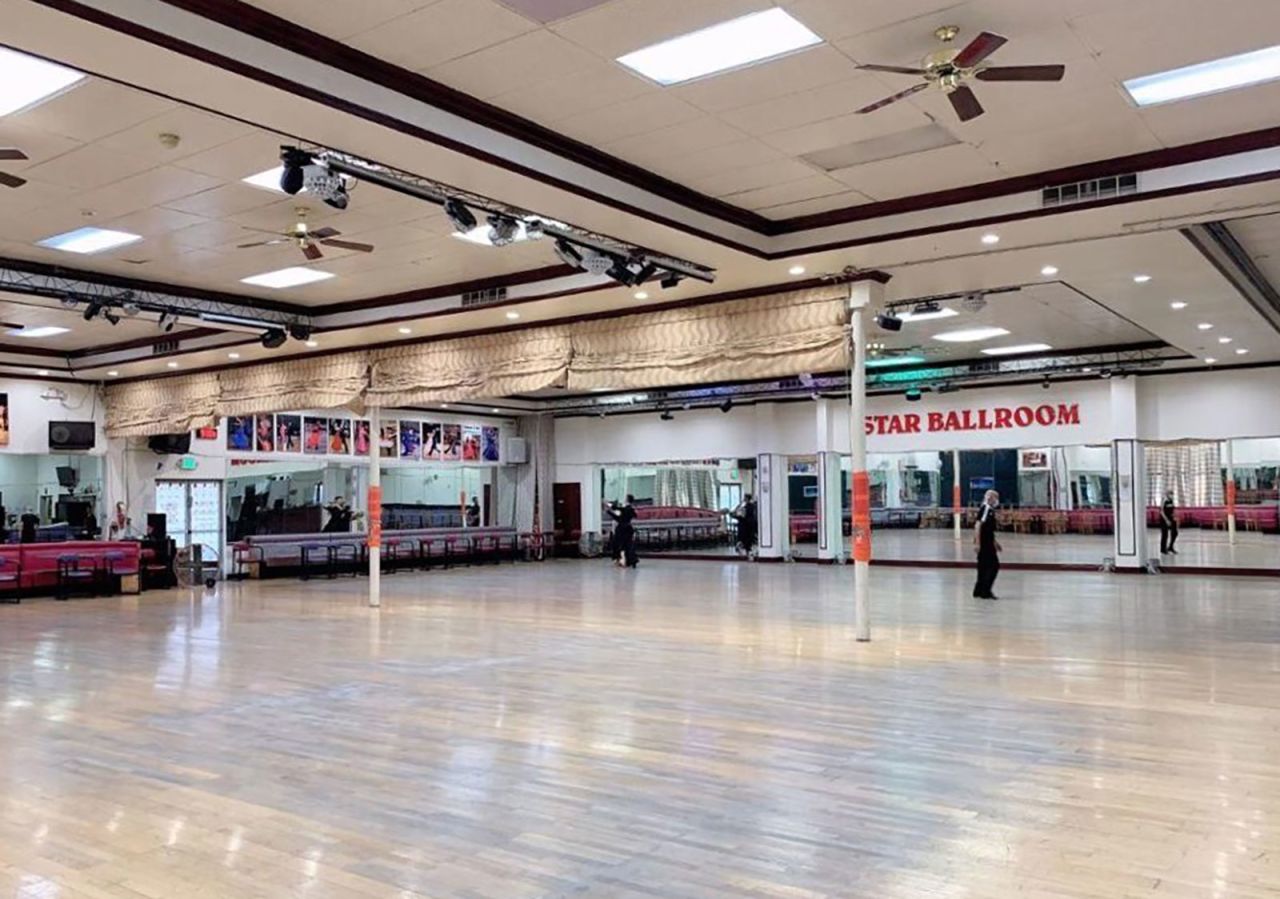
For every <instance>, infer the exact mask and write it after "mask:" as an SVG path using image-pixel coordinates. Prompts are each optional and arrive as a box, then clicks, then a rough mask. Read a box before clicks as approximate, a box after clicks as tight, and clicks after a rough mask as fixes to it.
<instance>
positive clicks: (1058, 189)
mask: <svg viewBox="0 0 1280 899" xmlns="http://www.w3.org/2000/svg"><path fill="white" fill-rule="evenodd" d="M1137 192H1138V176H1137V175H1109V176H1108V177H1106V178H1094V179H1092V180H1091V181H1076V182H1075V183H1073V184H1059V185H1055V186H1054V187H1046V188H1044V190H1043V191H1042V192H1041V205H1042V206H1066V205H1069V204H1071V203H1089V202H1092V201H1093V200H1105V199H1107V198H1109V197H1123V196H1124V195H1126V194H1136V193H1137Z"/></svg>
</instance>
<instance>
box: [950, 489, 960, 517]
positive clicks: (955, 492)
mask: <svg viewBox="0 0 1280 899" xmlns="http://www.w3.org/2000/svg"><path fill="white" fill-rule="evenodd" d="M951 508H953V509H955V510H956V511H957V512H959V511H960V485H959V484H952V485H951Z"/></svg>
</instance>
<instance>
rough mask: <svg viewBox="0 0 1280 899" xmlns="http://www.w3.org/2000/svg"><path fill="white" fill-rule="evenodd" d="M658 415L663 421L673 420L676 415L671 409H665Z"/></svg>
mask: <svg viewBox="0 0 1280 899" xmlns="http://www.w3.org/2000/svg"><path fill="white" fill-rule="evenodd" d="M658 417H659V418H661V419H662V420H663V421H673V420H674V419H675V416H674V415H672V414H671V410H670V409H663V410H662V414H661V415H659V416H658Z"/></svg>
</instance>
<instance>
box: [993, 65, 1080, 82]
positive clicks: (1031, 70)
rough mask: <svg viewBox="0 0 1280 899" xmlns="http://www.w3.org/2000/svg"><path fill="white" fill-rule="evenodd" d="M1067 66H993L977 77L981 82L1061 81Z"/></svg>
mask: <svg viewBox="0 0 1280 899" xmlns="http://www.w3.org/2000/svg"><path fill="white" fill-rule="evenodd" d="M1066 73H1067V67H1066V66H992V67H991V68H989V69H983V70H982V71H981V72H979V73H978V74H977V75H976V76H975V77H976V78H977V79H978V80H979V81H1061V80H1062V76H1063V75H1065V74H1066Z"/></svg>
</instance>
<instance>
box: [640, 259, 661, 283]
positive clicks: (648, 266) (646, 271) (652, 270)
mask: <svg viewBox="0 0 1280 899" xmlns="http://www.w3.org/2000/svg"><path fill="white" fill-rule="evenodd" d="M657 271H658V267H657V266H656V265H654V264H653V263H652V262H648V261H646V262H645V264H644V265H642V266H640V271H638V272H636V283H637V284H643V283H644V282H645V281H648V280H649V279H650V278H652V277H653V276H654V274H656V273H657Z"/></svg>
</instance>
